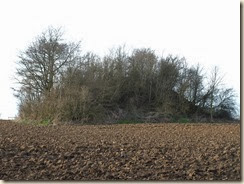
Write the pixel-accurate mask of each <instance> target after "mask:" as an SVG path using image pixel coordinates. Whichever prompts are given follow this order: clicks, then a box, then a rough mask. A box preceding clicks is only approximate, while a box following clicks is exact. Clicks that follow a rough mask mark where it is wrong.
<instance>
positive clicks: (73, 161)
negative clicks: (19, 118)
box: [0, 121, 241, 180]
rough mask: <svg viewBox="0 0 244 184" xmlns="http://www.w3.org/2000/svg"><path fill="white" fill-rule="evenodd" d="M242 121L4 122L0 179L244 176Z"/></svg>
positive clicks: (1, 123)
mask: <svg viewBox="0 0 244 184" xmlns="http://www.w3.org/2000/svg"><path fill="white" fill-rule="evenodd" d="M240 167H241V164H240V125H239V124H136V125H133V124H131V125H79V126H78V125H57V126H36V125H35V126H34V125H27V124H19V123H14V122H11V121H0V179H1V180H240V179H241V172H240Z"/></svg>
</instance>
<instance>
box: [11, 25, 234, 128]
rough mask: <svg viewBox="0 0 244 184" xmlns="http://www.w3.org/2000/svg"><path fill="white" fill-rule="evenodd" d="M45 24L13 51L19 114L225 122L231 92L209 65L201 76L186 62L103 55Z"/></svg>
mask: <svg viewBox="0 0 244 184" xmlns="http://www.w3.org/2000/svg"><path fill="white" fill-rule="evenodd" d="M80 47H81V42H77V43H75V42H67V41H65V40H64V39H63V33H62V31H61V29H55V28H52V27H49V28H48V29H47V30H46V31H45V32H43V33H42V34H41V35H40V36H38V37H37V38H36V39H35V40H34V41H33V43H32V44H30V45H29V46H28V48H27V49H26V50H24V51H23V52H21V53H20V54H19V60H18V68H17V77H16V80H18V83H19V84H20V86H21V87H20V88H19V89H16V94H15V95H16V96H17V97H18V99H19V117H20V118H21V119H31V120H43V119H45V120H50V121H60V122H67V121H68V122H70V121H71V122H81V123H90V122H92V123H93V122H96V123H103V122H105V123H107V122H109V123H114V122H121V121H127V120H129V121H143V122H167V121H175V120H177V119H179V118H182V117H184V118H187V119H189V120H191V121H201V120H204V119H205V120H211V121H214V120H216V119H232V118H233V114H234V112H235V101H234V97H235V96H234V90H233V89H232V88H224V87H222V85H221V84H222V82H223V80H222V78H221V76H220V73H219V71H218V69H217V67H215V68H214V69H213V71H212V73H211V74H210V75H209V76H207V75H206V74H205V75H204V74H203V68H202V67H201V66H200V65H199V64H198V65H196V66H191V67H189V66H188V65H187V61H186V59H185V58H180V57H178V56H173V55H168V56H166V57H163V56H157V55H156V54H155V51H154V50H152V49H150V48H137V49H133V50H132V51H128V50H126V48H125V46H120V47H118V48H114V49H111V50H110V53H109V54H107V55H106V56H104V57H99V56H98V55H96V54H94V53H92V52H87V53H82V52H81V50H80Z"/></svg>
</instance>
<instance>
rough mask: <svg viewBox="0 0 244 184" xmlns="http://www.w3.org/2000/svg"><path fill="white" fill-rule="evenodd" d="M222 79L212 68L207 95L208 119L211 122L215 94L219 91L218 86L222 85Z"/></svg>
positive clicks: (217, 70)
mask: <svg viewBox="0 0 244 184" xmlns="http://www.w3.org/2000/svg"><path fill="white" fill-rule="evenodd" d="M222 80H223V77H221V76H219V69H218V67H216V66H215V67H214V68H213V69H212V71H211V74H210V81H209V85H208V86H209V87H208V91H207V94H208V96H209V110H210V119H211V121H213V113H214V109H215V106H216V100H217V94H218V93H219V90H220V85H221V83H222Z"/></svg>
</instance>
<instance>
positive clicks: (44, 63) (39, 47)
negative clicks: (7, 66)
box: [17, 27, 80, 98]
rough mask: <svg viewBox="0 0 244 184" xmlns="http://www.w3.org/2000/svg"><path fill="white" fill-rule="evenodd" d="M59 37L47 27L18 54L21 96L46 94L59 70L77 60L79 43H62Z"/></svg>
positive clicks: (56, 78)
mask: <svg viewBox="0 0 244 184" xmlns="http://www.w3.org/2000/svg"><path fill="white" fill-rule="evenodd" d="M62 36H63V32H62V31H61V29H60V28H58V29H55V28H53V27H49V28H48V29H47V30H46V31H45V32H43V33H42V34H41V35H40V36H38V37H37V38H36V40H35V41H34V42H33V43H31V44H30V45H29V46H28V48H27V49H26V50H25V51H23V52H21V53H20V55H19V61H18V65H19V67H18V69H17V75H18V78H17V80H18V82H19V84H20V85H21V89H20V91H21V93H22V94H23V93H25V94H26V95H27V96H30V95H31V94H32V95H31V96H32V97H33V98H38V97H40V96H41V95H43V94H44V93H46V92H50V90H51V89H52V88H53V86H54V84H55V83H57V81H58V78H59V74H60V73H61V72H62V71H63V69H64V68H65V67H66V66H68V65H69V64H71V63H73V62H75V61H76V60H77V59H78V58H79V51H80V49H79V48H80V42H78V43H73V42H72V43H66V42H64V41H63V38H62ZM20 91H19V92H20Z"/></svg>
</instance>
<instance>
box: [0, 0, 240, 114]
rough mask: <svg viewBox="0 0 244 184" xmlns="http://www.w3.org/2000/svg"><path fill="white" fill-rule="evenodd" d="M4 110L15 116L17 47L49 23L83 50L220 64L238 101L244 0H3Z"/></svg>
mask: <svg viewBox="0 0 244 184" xmlns="http://www.w3.org/2000/svg"><path fill="white" fill-rule="evenodd" d="M0 24H1V30H0V53H1V58H0V59H1V60H0V87H1V90H0V114H1V118H8V117H13V116H15V115H16V114H17V99H15V97H14V96H13V91H12V90H11V87H13V86H14V81H13V80H12V78H13V77H14V72H15V67H16V65H15V62H16V61H17V60H18V58H17V55H18V53H19V51H21V50H24V49H26V48H27V46H28V44H29V43H31V42H32V41H33V39H34V38H35V37H36V36H38V35H39V34H40V33H41V32H42V31H43V30H45V29H46V28H47V27H48V26H50V25H53V26H54V27H56V26H57V27H58V26H62V27H64V28H65V29H64V30H65V35H66V38H67V39H69V40H73V41H77V40H82V47H83V48H84V50H85V51H88V50H89V51H93V52H95V53H97V54H98V55H100V56H102V55H104V54H105V53H106V52H108V49H109V48H112V47H114V46H118V45H122V44H126V45H127V47H128V48H138V47H139V48H140V47H150V48H152V49H154V50H155V51H156V53H158V54H162V53H164V54H165V55H166V54H169V53H171V54H174V55H179V56H184V57H185V58H186V59H187V61H188V63H189V64H197V63H200V64H201V65H202V66H204V68H205V71H209V70H210V69H211V68H212V67H213V66H215V65H216V66H218V67H219V68H220V71H221V73H222V74H223V75H225V77H224V81H225V83H226V85H227V87H233V88H234V89H235V91H236V93H237V95H238V98H237V102H238V105H239V100H240V97H239V96H240V2H239V1H237V0H204V1H199V0H34V1H33V0H21V1H19V0H7V1H1V2H0Z"/></svg>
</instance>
